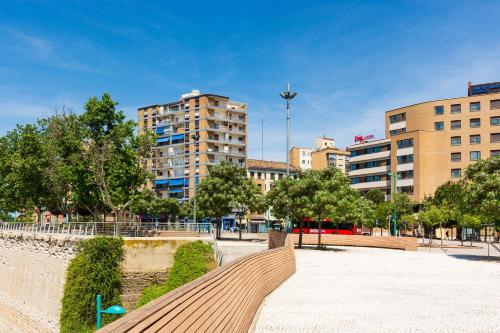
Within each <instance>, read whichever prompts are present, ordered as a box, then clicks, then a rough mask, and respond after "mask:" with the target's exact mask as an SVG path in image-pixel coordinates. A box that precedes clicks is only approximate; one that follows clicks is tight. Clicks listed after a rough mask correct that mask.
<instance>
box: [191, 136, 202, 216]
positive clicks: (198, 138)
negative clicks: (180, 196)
mask: <svg viewBox="0 0 500 333" xmlns="http://www.w3.org/2000/svg"><path fill="white" fill-rule="evenodd" d="M191 139H193V140H194V142H195V144H196V142H197V141H198V140H200V135H199V134H198V133H197V134H193V135H191ZM193 186H194V197H193V199H194V200H193V220H194V223H195V225H196V222H197V219H196V188H197V184H196V154H195V162H194V178H193Z"/></svg>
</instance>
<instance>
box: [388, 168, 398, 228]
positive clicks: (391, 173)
mask: <svg viewBox="0 0 500 333" xmlns="http://www.w3.org/2000/svg"><path fill="white" fill-rule="evenodd" d="M389 176H391V177H392V180H393V190H392V194H393V197H392V199H393V202H394V218H393V221H392V223H393V234H394V237H396V232H397V231H396V225H397V221H398V219H397V210H396V198H395V194H396V193H397V187H396V186H397V181H398V173H397V172H390V173H389Z"/></svg>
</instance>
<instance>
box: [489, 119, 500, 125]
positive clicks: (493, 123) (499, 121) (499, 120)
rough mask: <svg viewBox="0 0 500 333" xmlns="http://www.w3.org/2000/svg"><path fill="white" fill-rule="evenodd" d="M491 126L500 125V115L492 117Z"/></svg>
mask: <svg viewBox="0 0 500 333" xmlns="http://www.w3.org/2000/svg"><path fill="white" fill-rule="evenodd" d="M490 125H491V126H499V125H500V117H491V118H490Z"/></svg>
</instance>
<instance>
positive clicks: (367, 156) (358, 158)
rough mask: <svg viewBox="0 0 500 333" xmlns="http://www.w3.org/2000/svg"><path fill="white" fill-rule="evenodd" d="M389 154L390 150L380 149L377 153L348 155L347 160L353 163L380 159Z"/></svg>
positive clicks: (386, 157)
mask: <svg viewBox="0 0 500 333" xmlns="http://www.w3.org/2000/svg"><path fill="white" fill-rule="evenodd" d="M390 156H391V151H390V150H386V151H381V152H379V153H372V154H364V155H358V156H353V157H349V162H353V163H354V162H362V161H372V160H382V159H388V158H389V157H390Z"/></svg>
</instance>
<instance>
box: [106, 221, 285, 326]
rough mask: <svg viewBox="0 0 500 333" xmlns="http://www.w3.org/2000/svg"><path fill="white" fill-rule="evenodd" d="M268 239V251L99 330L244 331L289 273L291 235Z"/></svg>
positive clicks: (204, 278)
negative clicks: (268, 296)
mask: <svg viewBox="0 0 500 333" xmlns="http://www.w3.org/2000/svg"><path fill="white" fill-rule="evenodd" d="M269 238H270V241H269V244H270V247H272V249H270V250H267V251H263V252H259V253H256V254H251V255H248V256H245V257H242V258H240V259H237V260H235V261H233V262H232V263H230V264H227V265H224V266H222V267H219V268H218V269H216V270H214V271H211V272H209V273H208V274H205V275H204V276H202V277H200V278H198V279H196V280H194V281H193V282H191V283H188V284H186V285H184V286H182V287H180V288H177V289H176V290H173V291H172V292H170V293H168V294H166V295H164V296H162V297H160V298H159V299H157V300H155V301H153V302H151V303H149V304H146V305H145V306H143V307H141V308H139V309H138V310H135V311H133V312H131V313H129V314H127V315H125V316H124V317H122V318H121V319H119V320H117V321H115V322H113V323H111V324H109V325H108V326H106V327H104V328H103V329H102V330H101V331H100V332H113V333H120V332H230V333H236V332H248V330H249V328H250V326H251V324H252V321H253V319H254V316H255V313H256V312H257V309H258V308H259V306H260V304H261V303H262V301H263V300H264V297H266V296H267V295H268V294H269V293H270V292H272V291H273V290H274V289H276V288H277V287H278V286H279V285H280V284H281V283H282V282H283V281H285V280H286V279H287V278H288V277H290V276H291V275H292V274H293V273H294V272H295V254H294V247H293V241H292V240H291V238H290V237H286V236H285V235H284V234H282V233H279V232H276V231H274V230H271V231H270V233H269ZM280 245H281V246H280Z"/></svg>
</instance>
